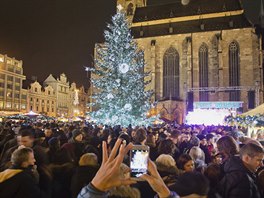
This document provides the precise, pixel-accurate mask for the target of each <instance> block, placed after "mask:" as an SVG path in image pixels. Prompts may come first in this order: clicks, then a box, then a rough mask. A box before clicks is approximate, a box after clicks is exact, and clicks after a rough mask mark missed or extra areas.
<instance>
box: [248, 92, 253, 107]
mask: <svg viewBox="0 0 264 198" xmlns="http://www.w3.org/2000/svg"><path fill="white" fill-rule="evenodd" d="M248 108H249V109H254V108H255V91H248Z"/></svg>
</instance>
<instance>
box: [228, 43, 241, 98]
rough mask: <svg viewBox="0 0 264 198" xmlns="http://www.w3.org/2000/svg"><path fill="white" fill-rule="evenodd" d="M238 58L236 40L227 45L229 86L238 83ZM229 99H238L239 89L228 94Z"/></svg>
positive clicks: (237, 84)
mask: <svg viewBox="0 0 264 198" xmlns="http://www.w3.org/2000/svg"><path fill="white" fill-rule="evenodd" d="M239 76H240V60H239V45H238V43H237V42H235V41H234V42H232V43H230V45H229V86H230V87H233V86H234V87H235V86H239V85H240V81H239ZM229 100H230V101H239V100H240V91H239V90H237V91H232V92H230V95H229Z"/></svg>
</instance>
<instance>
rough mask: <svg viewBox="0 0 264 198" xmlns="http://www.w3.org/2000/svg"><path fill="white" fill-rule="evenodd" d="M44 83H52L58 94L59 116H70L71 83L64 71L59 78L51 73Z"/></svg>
mask: <svg viewBox="0 0 264 198" xmlns="http://www.w3.org/2000/svg"><path fill="white" fill-rule="evenodd" d="M43 84H44V85H50V86H51V87H52V88H53V89H54V91H55V94H56V100H57V106H56V108H57V114H58V115H59V116H65V117H68V116H69V110H70V83H69V81H68V79H67V77H66V75H65V74H64V73H63V74H61V75H60V76H59V77H58V78H57V79H55V78H54V77H53V75H52V74H50V75H49V76H48V77H47V78H46V80H45V81H44V83H43Z"/></svg>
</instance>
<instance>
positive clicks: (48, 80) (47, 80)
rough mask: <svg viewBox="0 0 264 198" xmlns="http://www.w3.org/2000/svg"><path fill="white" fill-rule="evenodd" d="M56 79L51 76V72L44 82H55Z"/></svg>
mask: <svg viewBox="0 0 264 198" xmlns="http://www.w3.org/2000/svg"><path fill="white" fill-rule="evenodd" d="M56 81H57V80H56V79H55V78H54V77H53V75H52V74H50V75H49V76H48V77H47V78H46V80H44V82H56Z"/></svg>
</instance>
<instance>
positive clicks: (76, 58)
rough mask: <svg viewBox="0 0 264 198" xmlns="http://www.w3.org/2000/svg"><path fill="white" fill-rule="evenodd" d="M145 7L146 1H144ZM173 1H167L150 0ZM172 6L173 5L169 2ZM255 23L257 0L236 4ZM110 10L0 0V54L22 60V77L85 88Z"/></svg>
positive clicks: (79, 0)
mask: <svg viewBox="0 0 264 198" xmlns="http://www.w3.org/2000/svg"><path fill="white" fill-rule="evenodd" d="M148 1H149V2H151V0H148ZM158 1H161V2H165V1H169V2H173V0H152V3H156V2H158ZM174 1H178V0H174ZM242 2H243V4H244V7H245V11H246V15H247V16H248V18H249V19H250V20H251V21H252V22H254V23H256V22H257V21H258V15H259V10H260V0H242ZM115 11H116V0H94V1H93V0H0V54H7V55H8V56H9V57H15V58H16V59H18V60H22V61H23V68H24V75H26V76H27V77H30V76H37V78H38V81H43V80H45V78H46V77H47V76H48V75H49V74H53V75H54V76H56V77H57V76H58V75H59V74H61V73H63V72H64V73H65V74H66V76H68V78H69V80H70V82H76V83H77V85H78V86H79V85H81V84H83V85H84V86H85V87H87V86H88V79H87V77H86V73H85V71H84V66H90V65H92V59H93V58H92V56H93V50H94V45H95V43H97V42H103V31H104V29H105V28H106V24H107V23H109V22H110V21H111V16H112V15H114V14H115Z"/></svg>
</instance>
